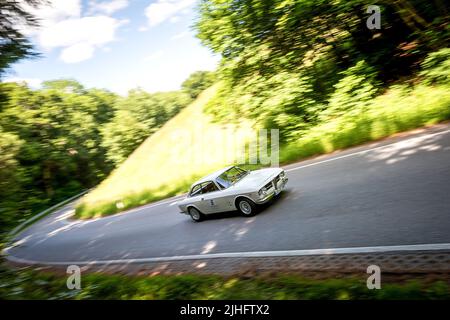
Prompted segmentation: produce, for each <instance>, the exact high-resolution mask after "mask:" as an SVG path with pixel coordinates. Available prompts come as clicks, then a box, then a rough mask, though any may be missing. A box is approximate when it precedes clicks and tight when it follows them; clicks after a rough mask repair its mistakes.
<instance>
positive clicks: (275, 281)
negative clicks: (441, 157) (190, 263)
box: [0, 269, 450, 300]
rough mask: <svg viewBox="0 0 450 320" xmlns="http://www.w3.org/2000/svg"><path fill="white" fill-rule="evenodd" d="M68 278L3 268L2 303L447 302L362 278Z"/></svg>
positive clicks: (437, 291) (447, 293)
mask: <svg viewBox="0 0 450 320" xmlns="http://www.w3.org/2000/svg"><path fill="white" fill-rule="evenodd" d="M66 280H67V278H66V276H61V275H57V274H54V273H44V272H36V271H30V270H20V271H17V270H14V271H13V270H11V269H2V270H1V271H0V282H1V283H2V285H1V286H0V299H16V300H18V299H41V300H46V299H52V300H53V299H75V300H80V299H102V300H104V299H112V300H118V299H124V300H125V299H127V300H128V299H131V300H143V299H145V300H153V299H155V300H166V299H167V300H168V299H170V300H172V299H177V300H179V299H189V300H190V299H207V300H219V299H220V300H222V299H223V300H229V299H235V300H239V299H243V300H252V299H269V300H287V299H291V300H296V299H304V300H317V299H328V300H353V299H360V300H365V299H377V300H378V299H381V300H389V299H396V300H398V299H420V300H425V299H427V300H428V299H429V300H444V299H449V298H450V286H449V283H448V282H447V281H436V280H432V281H418V280H409V281H401V282H399V281H397V282H386V283H384V282H383V283H382V284H381V289H380V290H369V289H367V287H366V279H361V278H357V277H349V276H347V277H343V278H337V279H308V278H306V277H301V276H297V275H283V274H277V275H270V276H269V275H267V276H262V275H261V276H253V277H244V276H233V277H222V276H215V275H156V276H124V275H102V274H95V273H91V274H85V275H83V276H82V279H81V289H80V290H68V289H67V287H66Z"/></svg>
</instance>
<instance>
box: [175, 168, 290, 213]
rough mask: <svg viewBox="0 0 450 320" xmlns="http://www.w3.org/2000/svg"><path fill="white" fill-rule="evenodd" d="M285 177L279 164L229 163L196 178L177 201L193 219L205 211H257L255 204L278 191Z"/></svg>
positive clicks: (281, 187) (281, 188)
mask: <svg viewBox="0 0 450 320" xmlns="http://www.w3.org/2000/svg"><path fill="white" fill-rule="evenodd" d="M287 181H288V178H287V177H286V174H285V172H284V170H283V169H281V168H265V169H260V170H254V171H248V170H244V169H241V168H239V167H236V166H230V167H227V168H224V169H222V170H219V171H216V172H214V173H212V174H210V175H208V176H206V177H203V178H202V179H200V180H198V181H197V182H195V183H194V184H193V185H192V187H191V189H190V191H189V193H188V194H187V195H186V198H185V199H183V200H181V201H179V202H178V203H177V205H178V207H179V208H180V211H181V213H184V214H188V215H190V216H191V218H192V220H194V221H201V220H202V219H203V218H204V216H205V215H207V214H211V213H216V212H226V211H235V210H238V211H240V212H241V214H242V215H244V216H247V217H248V216H252V215H254V214H255V213H256V211H257V205H258V204H263V203H266V202H267V201H269V200H270V199H272V198H273V197H274V196H275V195H278V194H279V193H280V192H281V190H283V188H284V186H285V185H286V182H287Z"/></svg>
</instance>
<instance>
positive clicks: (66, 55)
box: [28, 0, 128, 63]
mask: <svg viewBox="0 0 450 320" xmlns="http://www.w3.org/2000/svg"><path fill="white" fill-rule="evenodd" d="M127 5H128V1H124V0H113V1H103V2H101V3H97V2H94V4H93V5H92V4H91V7H92V6H94V7H95V8H96V9H95V10H96V12H97V14H94V15H90V16H83V14H82V12H83V10H82V9H83V8H82V4H81V1H80V0H51V1H50V3H49V4H46V5H42V6H40V7H39V8H37V9H35V8H31V9H29V11H30V12H31V13H33V14H35V15H36V16H37V17H38V18H39V19H40V20H41V27H40V28H39V29H33V30H30V31H29V32H28V34H29V35H31V36H33V37H34V38H35V39H37V42H38V43H39V44H40V45H41V46H42V48H43V49H44V50H47V51H50V50H52V49H55V48H56V49H61V53H60V59H61V60H62V61H64V62H66V63H76V62H81V61H84V60H87V59H90V58H92V57H93V55H94V53H95V51H96V49H98V48H101V47H102V46H104V45H106V44H107V43H110V42H112V41H114V40H115V33H116V30H117V28H118V27H120V26H121V25H123V24H124V23H127V21H126V20H118V19H115V18H112V17H110V16H108V15H107V14H106V13H112V12H115V11H117V10H119V9H121V8H124V7H126V6H127ZM100 11H102V12H104V13H105V14H98V12H100ZM89 12H90V11H89ZM91 13H92V12H91Z"/></svg>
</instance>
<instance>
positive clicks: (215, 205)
mask: <svg viewBox="0 0 450 320" xmlns="http://www.w3.org/2000/svg"><path fill="white" fill-rule="evenodd" d="M222 202H223V201H222V199H221V192H220V190H219V188H218V187H217V186H216V184H215V183H214V182H212V181H207V182H204V183H202V194H201V195H200V201H199V202H198V207H199V209H200V211H201V212H203V213H206V214H208V213H215V212H220V211H224V210H223V208H222V207H223V205H222V204H223V203H222Z"/></svg>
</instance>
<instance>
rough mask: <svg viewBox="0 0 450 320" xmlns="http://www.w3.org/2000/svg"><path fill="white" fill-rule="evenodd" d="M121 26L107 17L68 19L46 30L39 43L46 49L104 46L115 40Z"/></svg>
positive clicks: (42, 33)
mask: <svg viewBox="0 0 450 320" xmlns="http://www.w3.org/2000/svg"><path fill="white" fill-rule="evenodd" d="M118 25H119V23H118V21H117V20H116V19H113V18H110V17H107V16H94V17H84V18H79V19H68V20H64V21H61V22H58V23H55V24H53V25H51V26H49V27H47V28H45V29H44V30H43V31H42V32H41V34H40V35H39V42H40V44H41V45H42V46H44V47H46V48H54V47H66V46H72V45H74V44H77V43H87V44H91V45H102V44H105V43H108V42H111V41H113V40H114V32H115V29H116V28H117V26H118Z"/></svg>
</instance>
